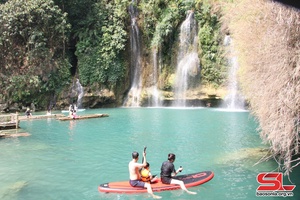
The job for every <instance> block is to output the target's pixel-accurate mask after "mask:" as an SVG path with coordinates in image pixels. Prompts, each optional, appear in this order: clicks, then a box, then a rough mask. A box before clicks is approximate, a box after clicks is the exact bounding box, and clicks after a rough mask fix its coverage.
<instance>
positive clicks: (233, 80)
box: [222, 35, 245, 110]
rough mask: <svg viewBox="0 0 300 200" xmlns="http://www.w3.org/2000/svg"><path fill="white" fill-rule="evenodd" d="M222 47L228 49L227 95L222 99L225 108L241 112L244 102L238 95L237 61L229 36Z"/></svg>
mask: <svg viewBox="0 0 300 200" xmlns="http://www.w3.org/2000/svg"><path fill="white" fill-rule="evenodd" d="M224 45H225V46H228V47H229V58H228V63H229V70H228V92H229V93H228V94H227V95H226V96H225V98H224V105H223V106H222V107H225V108H227V109H230V110H241V109H242V110H243V109H244V107H245V101H244V98H243V96H242V95H241V94H240V93H239V88H238V81H237V72H238V69H239V64H238V59H237V56H236V55H235V54H236V53H235V52H234V47H233V41H232V38H231V37H230V36H229V35H226V36H225V38H224Z"/></svg>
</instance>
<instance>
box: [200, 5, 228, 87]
mask: <svg viewBox="0 0 300 200" xmlns="http://www.w3.org/2000/svg"><path fill="white" fill-rule="evenodd" d="M198 5H199V11H198V12H197V13H196V18H197V20H198V22H199V27H200V30H199V32H198V38H199V49H200V62H201V76H202V83H204V84H210V85H212V86H214V87H218V86H220V85H221V84H222V83H223V82H224V80H225V74H226V73H225V72H226V71H225V70H226V68H225V60H224V57H223V52H222V48H221V46H222V43H221V35H220V21H219V19H220V13H219V12H213V11H212V6H211V5H210V3H209V2H207V1H203V2H201V3H199V4H198Z"/></svg>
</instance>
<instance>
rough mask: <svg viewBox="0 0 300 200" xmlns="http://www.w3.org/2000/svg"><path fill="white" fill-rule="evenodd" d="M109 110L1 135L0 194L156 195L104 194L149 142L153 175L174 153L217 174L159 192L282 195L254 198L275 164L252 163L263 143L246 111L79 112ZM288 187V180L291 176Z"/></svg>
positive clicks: (30, 199)
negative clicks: (12, 135)
mask: <svg viewBox="0 0 300 200" xmlns="http://www.w3.org/2000/svg"><path fill="white" fill-rule="evenodd" d="M90 113H107V114H109V115H110V116H109V117H107V118H98V119H89V120H79V121H59V120H56V119H44V120H28V121H22V122H21V124H20V126H21V128H22V129H24V130H25V131H26V132H28V133H30V134H31V136H30V137H19V138H9V139H2V140H0V149H1V151H0V156H1V162H0V177H1V180H0V199H7V200H35V199H47V200H48V199H49V200H50V199H55V200H56V199H63V200H66V199H72V200H83V199H86V200H99V199H119V200H127V199H128V200H137V199H151V197H150V196H149V195H148V194H146V193H145V194H138V195H135V194H134V195H126V194H103V193H99V192H98V190H97V187H98V185H99V184H100V183H105V182H111V181H119V180H127V179H128V162H129V161H130V160H131V153H132V151H134V150H137V151H139V152H142V150H143V147H144V146H147V147H148V148H147V160H148V161H149V162H150V164H151V170H152V173H153V174H156V173H159V169H160V166H161V163H162V162H163V161H165V160H166V159H167V154H168V153H170V152H172V153H175V154H176V162H175V163H174V164H175V167H176V168H177V167H179V166H180V165H182V166H183V167H184V170H183V172H182V173H193V172H197V171H205V170H212V171H214V173H215V177H214V178H213V179H212V180H211V181H209V182H207V183H205V184H203V185H201V186H197V187H193V188H190V190H192V191H196V192H197V193H198V194H197V195H188V194H186V193H184V192H182V191H181V190H176V191H165V192H161V193H158V195H161V196H162V197H163V199H180V200H183V199H195V200H196V199H197V200H198V199H206V200H224V199H246V200H251V199H268V200H273V199H283V197H282V198H278V197H277V198H276V197H265V198H262V197H256V196H255V194H256V188H257V187H258V186H259V184H258V183H257V181H256V176H257V174H258V173H259V172H270V171H273V170H275V169H276V166H277V165H276V163H275V162H273V161H269V162H265V163H262V164H258V165H255V166H254V164H255V163H256V162H257V161H258V160H259V158H260V156H261V155H263V153H262V152H260V151H259V149H260V148H263V147H264V146H263V145H262V144H261V140H260V138H259V135H258V133H257V131H256V129H257V123H256V122H255V121H254V119H253V117H251V115H250V114H249V113H248V112H223V111H221V110H217V109H208V108H202V109H201V108H199V109H171V108H115V109H99V110H86V111H84V112H79V113H78V114H79V115H84V114H90ZM299 175H300V171H299V170H297V171H295V172H293V174H292V176H291V181H292V182H293V184H294V185H296V186H297V187H296V189H295V190H294V197H286V198H284V199H288V200H291V199H293V200H294V199H295V200H296V199H300V191H299V188H298V187H300V179H299ZM284 184H285V185H291V184H292V183H290V182H289V181H288V180H287V178H285V179H284Z"/></svg>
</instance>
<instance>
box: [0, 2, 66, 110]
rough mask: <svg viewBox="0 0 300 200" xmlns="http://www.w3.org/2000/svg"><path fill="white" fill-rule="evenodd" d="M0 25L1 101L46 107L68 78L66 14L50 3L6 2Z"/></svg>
mask: <svg viewBox="0 0 300 200" xmlns="http://www.w3.org/2000/svg"><path fill="white" fill-rule="evenodd" d="M0 23H1V26H0V60H1V62H0V77H1V78H0V84H1V89H0V98H1V99H5V100H6V101H8V102H23V103H24V104H26V103H31V102H33V103H44V104H47V101H51V95H53V94H55V92H57V91H59V90H60V89H62V88H63V87H64V86H65V85H66V83H67V82H68V80H69V76H70V75H69V67H70V65H69V64H68V62H67V60H65V48H64V43H65V41H66V38H67V37H66V36H67V33H68V31H69V29H70V26H69V25H68V23H67V22H66V13H62V12H61V10H60V9H59V8H58V6H56V5H54V3H53V2H52V1H46V0H32V1H22V0H15V1H8V2H7V3H6V4H3V5H1V7H0ZM47 96H49V98H50V99H48V98H45V97H47ZM33 97H35V98H33Z"/></svg>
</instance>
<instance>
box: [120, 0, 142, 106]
mask: <svg viewBox="0 0 300 200" xmlns="http://www.w3.org/2000/svg"><path fill="white" fill-rule="evenodd" d="M136 4H137V3H136V2H135V0H132V3H131V5H130V6H129V14H130V17H131V33H130V47H131V88H130V90H129V92H128V95H127V98H126V100H125V101H124V104H123V105H124V106H129V107H138V106H140V96H141V92H142V79H141V74H142V73H141V50H140V49H141V47H140V36H139V35H140V34H139V28H138V24H137V17H138V10H137V5H136Z"/></svg>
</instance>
